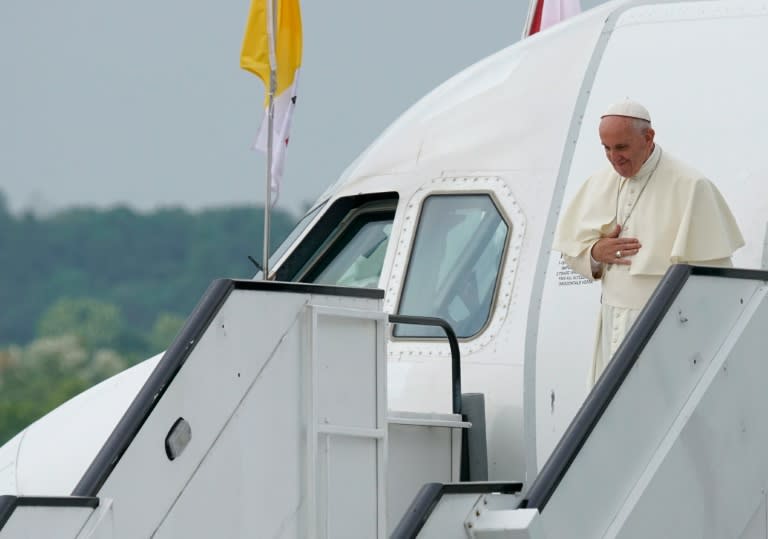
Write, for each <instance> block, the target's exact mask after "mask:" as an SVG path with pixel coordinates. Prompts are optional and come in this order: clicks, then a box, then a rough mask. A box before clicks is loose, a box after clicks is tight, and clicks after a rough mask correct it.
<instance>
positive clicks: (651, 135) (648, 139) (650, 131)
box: [645, 127, 656, 143]
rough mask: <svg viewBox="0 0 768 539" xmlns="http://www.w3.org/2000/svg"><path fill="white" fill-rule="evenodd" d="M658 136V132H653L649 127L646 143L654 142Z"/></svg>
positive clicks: (646, 132)
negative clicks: (654, 138)
mask: <svg viewBox="0 0 768 539" xmlns="http://www.w3.org/2000/svg"><path fill="white" fill-rule="evenodd" d="M655 135H656V131H654V130H653V128H652V127H649V128H648V129H646V130H645V141H646V142H649V143H650V142H653V137H654V136H655Z"/></svg>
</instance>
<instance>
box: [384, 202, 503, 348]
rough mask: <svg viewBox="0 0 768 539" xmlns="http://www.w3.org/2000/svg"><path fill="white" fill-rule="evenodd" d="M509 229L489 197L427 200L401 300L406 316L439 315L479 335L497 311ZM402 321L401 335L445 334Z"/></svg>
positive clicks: (461, 333)
mask: <svg viewBox="0 0 768 539" xmlns="http://www.w3.org/2000/svg"><path fill="white" fill-rule="evenodd" d="M508 236H509V227H508V225H507V223H506V222H505V221H504V219H503V218H502V216H501V215H500V214H499V211H498V209H497V208H496V205H495V204H494V203H493V200H492V199H491V197H490V196H489V195H485V194H479V195H433V196H430V197H428V198H426V199H425V201H424V204H423V206H422V211H421V217H420V219H419V225H418V228H417V231H416V239H415V241H414V244H413V248H412V251H411V253H412V254H411V259H410V263H409V264H408V271H407V274H406V278H405V286H404V288H403V293H402V296H401V299H400V308H399V312H400V313H401V314H409V315H420V316H437V317H440V318H443V319H445V320H446V321H447V322H448V323H449V324H451V326H452V327H453V329H454V331H455V332H456V335H457V336H458V337H463V338H468V337H472V336H474V335H476V334H477V333H478V332H480V330H481V329H482V328H483V327H484V326H485V324H486V322H487V321H488V319H489V317H490V313H491V307H492V305H493V298H494V295H495V294H494V293H495V290H496V288H497V283H498V281H499V275H500V270H501V262H502V257H503V254H504V250H505V246H506V243H507V237H508ZM442 335H443V334H442V332H441V330H440V329H437V328H430V327H426V326H405V325H402V326H400V325H398V326H396V328H395V336H396V337H440V336H442Z"/></svg>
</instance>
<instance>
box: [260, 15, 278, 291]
mask: <svg viewBox="0 0 768 539" xmlns="http://www.w3.org/2000/svg"><path fill="white" fill-rule="evenodd" d="M267 9H268V12H267V40H268V42H269V44H268V48H269V67H270V69H269V109H268V113H267V194H266V197H265V202H264V262H263V266H264V273H263V280H265V281H268V280H269V214H270V209H271V207H272V161H273V159H274V156H273V152H272V149H273V147H274V144H275V140H274V123H275V91H276V90H277V60H276V56H277V55H276V53H275V43H276V41H277V40H276V39H275V28H277V24H276V21H277V13H276V11H277V10H276V9H275V0H269V2H268V3H267Z"/></svg>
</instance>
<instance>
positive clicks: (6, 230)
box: [0, 193, 295, 444]
mask: <svg viewBox="0 0 768 539" xmlns="http://www.w3.org/2000/svg"><path fill="white" fill-rule="evenodd" d="M294 222H295V220H294V218H293V217H292V216H290V215H289V214H287V213H284V212H280V211H276V212H273V213H272V215H271V227H272V231H271V244H272V245H271V251H274V250H275V248H276V247H277V246H278V244H279V243H280V242H281V241H282V239H283V238H285V237H286V236H287V235H288V233H289V232H290V228H291V227H292V226H293V224H294ZM262 224H263V210H261V209H257V208H252V207H235V208H217V209H210V210H205V211H202V212H198V213H191V212H188V211H185V210H182V209H175V208H170V209H161V210H157V211H155V212H152V213H148V214H141V213H137V212H134V211H132V210H130V209H127V208H122V207H117V208H113V209H109V210H95V209H89V208H77V209H71V210H67V211H63V212H61V213H58V214H55V215H53V216H50V217H45V218H41V217H37V216H34V215H31V214H25V215H23V216H21V217H17V216H14V215H12V214H10V213H9V212H8V210H7V205H6V203H5V198H4V196H3V195H2V193H0V283H2V284H0V305H3V307H4V308H3V309H0V444H2V443H4V442H5V441H6V440H7V439H9V438H10V437H11V436H13V435H14V434H15V433H16V432H18V431H19V430H20V429H22V428H24V427H25V426H27V425H28V424H29V423H30V422H31V421H34V420H35V419H37V418H39V417H40V416H42V415H44V414H45V413H47V412H48V411H49V410H51V409H52V408H54V407H56V406H58V405H59V404H61V403H62V402H64V401H65V400H67V399H69V398H71V397H72V396H74V395H76V394H78V393H80V392H82V391H83V390H85V389H87V388H88V387H90V386H91V385H93V384H94V383H97V382H99V381H101V380H103V379H104V378H106V377H109V376H112V375H113V374H115V373H117V372H120V371H121V370H123V369H125V368H126V367H128V366H130V365H132V364H134V363H136V362H138V361H140V360H142V359H145V358H147V357H149V356H152V355H154V354H156V353H158V352H161V351H162V350H165V349H167V348H168V347H169V346H170V344H171V343H172V342H173V340H174V338H175V336H176V335H177V334H178V332H179V330H180V328H181V327H182V326H183V324H184V321H185V319H186V316H187V315H188V314H189V313H190V312H191V310H192V308H193V307H194V306H195V304H196V303H197V302H198V300H199V299H200V297H201V296H202V294H203V292H204V291H205V289H206V288H207V287H208V285H209V284H210V283H211V281H213V280H214V279H217V278H220V277H232V278H251V277H252V276H253V275H254V274H255V273H256V270H255V268H254V267H253V266H252V265H251V263H250V262H249V261H248V259H247V255H249V254H250V255H252V256H253V257H254V258H256V259H257V260H261V258H262V255H261V253H262V242H263V233H262ZM3 343H5V344H3ZM11 343H17V344H19V345H20V346H19V345H13V344H11Z"/></svg>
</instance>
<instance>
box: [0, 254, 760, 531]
mask: <svg viewBox="0 0 768 539" xmlns="http://www.w3.org/2000/svg"><path fill="white" fill-rule="evenodd" d="M766 281H768V273H766V272H760V271H751V270H736V269H713V268H702V267H690V266H675V267H673V268H671V269H670V271H669V272H668V274H667V275H666V276H665V278H664V280H663V281H662V283H661V285H660V286H659V288H658V289H657V290H656V292H655V293H654V295H653V297H652V298H651V300H650V302H649V303H648V305H647V306H646V308H645V309H644V311H643V312H642V313H641V315H640V317H639V318H638V321H637V322H636V324H635V326H634V327H633V329H632V330H631V332H630V334H629V335H628V337H627V339H626V340H625V342H624V344H623V345H622V346H621V348H620V350H619V351H618V353H617V355H616V357H615V358H614V360H613V361H612V362H611V364H610V365H609V367H608V368H607V370H606V371H605V374H604V376H603V377H602V378H601V380H600V381H599V383H598V384H597V386H596V387H595V388H594V389H593V391H592V392H591V393H590V395H589V396H588V398H587V400H586V401H585V403H584V405H583V406H582V408H581V409H580V411H579V412H578V414H577V416H576V418H575V419H574V421H573V422H572V424H571V425H570V427H569V428H568V430H567V432H566V433H565V435H564V436H563V437H562V439H561V441H560V442H559V444H558V445H557V447H556V448H555V450H554V451H553V453H552V455H551V456H550V458H549V460H548V461H547V462H546V464H545V465H544V466H543V468H542V469H541V471H540V472H539V474H538V476H537V477H536V478H535V479H534V480H533V481H532V483H530V484H529V485H523V484H521V483H514V482H512V483H492V482H487V481H472V479H482V472H481V471H477V470H475V472H474V473H471V468H472V466H477V467H478V468H482V464H479V465H478V464H477V462H475V459H473V458H471V457H472V451H469V452H468V451H467V448H469V447H473V443H477V440H475V441H474V442H470V441H468V440H469V439H470V438H472V436H470V435H469V433H471V432H472V431H473V430H475V431H476V427H477V426H478V425H481V424H482V412H480V413H479V414H477V419H472V418H468V417H467V414H466V413H465V412H466V411H467V409H468V408H469V407H467V406H466V405H465V404H463V403H462V402H461V400H462V399H463V398H464V396H463V395H461V389H460V376H454V379H453V382H454V385H453V387H452V388H451V391H452V392H453V395H454V404H453V409H452V410H450V411H445V413H441V414H420V413H414V412H409V411H400V412H395V411H389V410H387V404H386V403H387V396H386V387H387V385H386V335H387V334H388V327H387V325H388V324H389V323H390V320H389V317H388V316H387V315H386V314H384V313H383V312H382V292H381V291H380V290H368V289H350V288H339V287H322V286H315V285H304V284H289V283H272V282H255V281H232V280H221V281H217V282H215V283H214V284H213V285H212V286H211V288H210V289H209V290H208V292H207V293H206V295H205V297H204V298H203V299H202V300H201V302H200V304H199V305H198V307H197V308H196V310H195V312H194V313H193V314H192V316H191V317H190V318H189V320H188V322H187V324H186V326H185V328H184V329H183V330H182V332H181V333H180V335H179V336H178V338H177V339H176V341H175V342H174V344H173V345H172V346H171V348H170V349H169V350H168V351H167V352H166V354H165V356H164V357H163V358H162V360H160V361H159V363H158V365H157V368H155V370H154V371H153V372H152V374H151V375H150V376H149V378H148V379H147V381H146V383H145V384H144V386H143V388H142V389H141V391H140V392H139V394H138V395H137V396H136V398H135V399H134V401H133V403H132V404H131V405H130V406H129V408H128V410H127V412H126V413H125V414H124V415H123V418H122V420H121V421H120V422H119V423H118V425H117V427H116V428H115V429H114V431H113V433H112V435H111V436H110V437H109V439H108V440H107V442H106V443H105V444H104V446H103V448H102V449H101V451H100V452H99V454H98V455H97V456H96V458H95V459H94V460H93V461H92V463H91V465H90V467H89V468H88V470H87V471H86V472H85V473H84V474H83V475H82V478H81V479H80V481H79V483H78V484H77V486H76V487H75V488H74V489H73V491H72V492H71V493H69V495H67V493H62V495H61V496H46V497H42V496H34V493H29V495H18V496H10V495H9V496H0V538H1V539H7V538H16V537H24V538H28V537H29V538H49V537H62V538H70V537H71V538H94V539H118V538H136V537H158V538H162V537H277V538H282V537H285V538H288V537H302V538H305V537H306V538H334V539H335V538H346V537H350V538H352V537H354V538H383V537H386V536H387V535H388V534H389V533H391V534H392V535H391V537H394V538H398V539H399V538H406V537H421V538H432V537H435V538H437V537H439V538H441V539H451V538H466V537H474V538H501V537H504V538H530V539H541V538H548V539H552V538H561V537H579V538H592V537H622V538H636V537H637V538H640V537H697V538H698V537H712V538H722V537H739V538H758V537H760V538H765V537H768V505H767V503H766V499H767V494H766V488H767V487H766V485H768V460H766V459H765V455H766V454H768V422H766V421H765V420H764V416H765V411H766V410H768V391H766V389H765V387H766V382H767V381H768V361H766V349H768V346H767V345H768V301H766V293H767V292H768V286H767V285H766ZM403 322H405V321H403V320H401V321H400V322H398V323H403ZM421 322H423V323H426V322H427V321H423V320H422V321H421ZM452 346H453V347H455V348H456V349H458V346H456V345H455V341H454V342H453V345H452ZM458 365H459V363H458V357H455V358H454V363H453V368H454V370H455V371H458ZM457 399H458V402H457ZM480 408H482V407H480ZM476 432H477V431H476ZM480 447H482V444H480ZM468 453H469V454H468ZM479 453H482V451H479ZM475 456H477V455H475ZM468 457H469V458H468ZM480 460H482V459H480ZM468 461H472V462H474V464H472V465H468V464H467V462H468ZM4 473H5V472H4ZM467 479H469V481H466V480H467ZM419 485H424V486H423V487H421V490H420V491H419V492H418V495H417V496H416V497H415V499H414V492H415V491H416V490H417V488H418V486H419ZM410 500H413V502H412V503H411V504H410V507H408V503H409V501H410Z"/></svg>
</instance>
